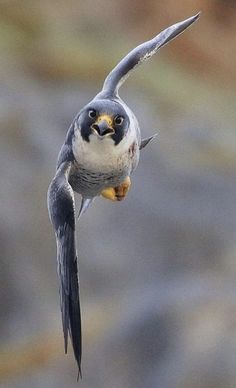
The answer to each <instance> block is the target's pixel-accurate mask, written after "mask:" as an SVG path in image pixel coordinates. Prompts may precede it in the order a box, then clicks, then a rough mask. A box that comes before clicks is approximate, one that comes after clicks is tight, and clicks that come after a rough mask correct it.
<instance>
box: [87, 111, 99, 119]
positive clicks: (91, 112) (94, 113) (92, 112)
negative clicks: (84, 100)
mask: <svg viewBox="0 0 236 388" xmlns="http://www.w3.org/2000/svg"><path fill="white" fill-rule="evenodd" d="M88 115H89V117H90V118H91V119H94V118H95V117H96V116H97V112H96V111H95V109H90V110H89V112H88Z"/></svg>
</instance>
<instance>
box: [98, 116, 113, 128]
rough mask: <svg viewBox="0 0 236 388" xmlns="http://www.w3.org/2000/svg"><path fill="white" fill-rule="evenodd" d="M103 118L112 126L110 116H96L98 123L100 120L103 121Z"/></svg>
mask: <svg viewBox="0 0 236 388" xmlns="http://www.w3.org/2000/svg"><path fill="white" fill-rule="evenodd" d="M103 120H105V121H106V122H107V124H108V125H109V126H110V127H111V126H112V118H111V117H110V116H108V115H105V114H102V115H101V116H99V117H98V119H97V123H100V121H103Z"/></svg>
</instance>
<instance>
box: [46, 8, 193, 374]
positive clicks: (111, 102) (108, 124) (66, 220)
mask: <svg viewBox="0 0 236 388" xmlns="http://www.w3.org/2000/svg"><path fill="white" fill-rule="evenodd" d="M199 16H200V12H199V13H198V14H196V15H194V16H192V17H190V18H188V19H186V20H184V21H181V22H178V23H176V24H174V25H172V26H170V27H168V28H166V29H165V30H163V31H162V32H160V33H159V34H158V35H157V36H155V37H154V38H153V39H151V40H149V41H147V42H145V43H142V44H140V45H139V46H137V47H136V48H134V49H133V50H132V51H130V52H129V53H128V54H127V55H126V56H125V57H124V58H123V59H122V60H121V61H120V62H119V63H118V64H117V65H116V66H115V67H114V68H113V70H112V71H111V72H110V73H109V74H108V76H107V77H106V78H105V81H104V84H103V87H102V90H101V91H100V92H99V93H98V94H97V95H96V96H95V97H94V98H93V99H92V100H91V101H90V102H89V103H88V104H87V105H86V106H84V107H83V108H82V109H81V110H80V111H79V113H78V114H77V115H76V116H75V118H74V120H73V122H72V124H71V126H70V127H69V129H68V132H67V135H66V138H65V142H64V144H63V145H62V148H61V150H60V152H59V155H58V160H57V166H56V174H55V176H54V178H53V179H52V181H51V183H50V185H49V188H48V195H47V204H48V212H49V218H50V220H51V223H52V226H53V229H54V232H55V236H56V244H57V272H58V277H59V294H60V308H61V315H62V328H63V333H64V347H65V353H67V347H68V336H69V337H70V339H71V343H72V348H73V352H74V357H75V360H76V362H77V366H78V378H79V377H82V373H81V357H82V333H81V312H80V297H79V280H78V254H77V248H76V236H75V227H76V221H77V220H80V218H81V216H82V214H83V213H84V212H85V211H86V210H87V209H88V208H89V206H90V205H91V204H92V202H93V201H94V200H95V198H96V197H98V196H102V197H104V198H105V199H109V200H111V201H114V202H119V201H122V200H124V199H125V198H126V196H127V194H128V192H129V189H130V186H131V178H130V177H131V174H132V173H133V172H134V170H135V169H136V167H137V165H138V162H139V156H140V150H142V149H143V148H145V147H146V146H147V145H148V144H149V143H150V142H151V141H152V140H153V139H154V138H155V136H156V134H154V135H152V136H150V137H148V138H144V139H142V138H141V133H140V128H139V124H138V120H137V119H136V117H135V115H134V113H133V112H132V111H131V109H130V108H129V107H128V106H127V105H126V104H125V102H124V101H123V100H122V99H121V98H120V96H119V93H118V92H119V88H120V87H121V85H122V84H123V83H124V81H125V80H126V79H127V78H128V76H129V75H130V73H131V71H132V70H133V69H135V68H136V67H137V66H139V65H140V64H142V63H143V62H145V61H147V60H148V59H149V58H151V57H152V56H153V55H154V54H155V53H156V52H157V51H158V50H159V49H160V48H161V47H162V46H164V45H165V44H167V43H168V42H169V41H171V40H172V39H174V38H175V37H176V36H177V35H179V34H180V33H182V32H183V31H184V30H185V29H186V28H187V27H189V26H190V25H191V24H192V23H194V22H195V21H196V20H197V19H198V18H199ZM74 193H79V194H80V195H81V205H80V209H79V212H78V216H76V209H75V198H74V197H75V195H74Z"/></svg>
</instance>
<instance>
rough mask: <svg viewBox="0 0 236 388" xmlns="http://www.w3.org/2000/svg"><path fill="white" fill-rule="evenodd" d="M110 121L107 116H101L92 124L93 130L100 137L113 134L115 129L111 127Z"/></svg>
mask: <svg viewBox="0 0 236 388" xmlns="http://www.w3.org/2000/svg"><path fill="white" fill-rule="evenodd" d="M109 121H110V120H109ZM109 121H108V120H107V119H106V118H101V119H100V120H98V121H97V122H96V123H94V124H92V125H91V129H92V132H93V133H94V134H96V135H97V136H99V137H100V138H101V137H107V136H110V135H113V134H114V133H115V131H114V129H113V128H112V127H111V125H110V122H109Z"/></svg>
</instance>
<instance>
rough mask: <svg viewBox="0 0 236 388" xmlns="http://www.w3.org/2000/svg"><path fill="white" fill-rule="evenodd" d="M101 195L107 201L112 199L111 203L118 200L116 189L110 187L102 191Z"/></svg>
mask: <svg viewBox="0 0 236 388" xmlns="http://www.w3.org/2000/svg"><path fill="white" fill-rule="evenodd" d="M101 195H102V196H103V197H104V198H106V199H110V200H111V201H116V200H117V198H116V193H115V189H114V187H108V188H107V189H104V190H102V192H101Z"/></svg>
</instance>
